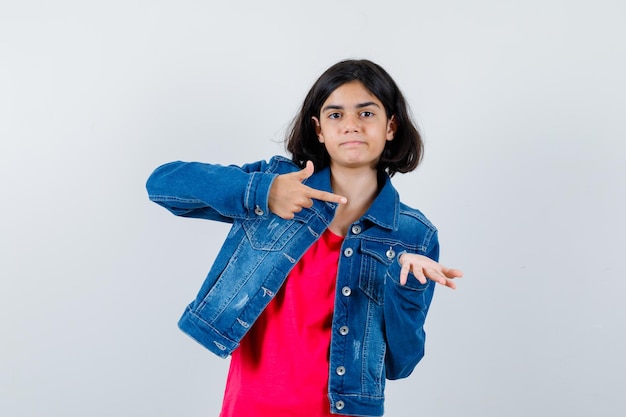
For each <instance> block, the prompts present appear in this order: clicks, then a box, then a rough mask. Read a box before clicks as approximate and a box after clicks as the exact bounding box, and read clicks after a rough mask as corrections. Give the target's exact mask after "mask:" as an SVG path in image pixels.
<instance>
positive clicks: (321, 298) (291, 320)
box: [220, 230, 343, 417]
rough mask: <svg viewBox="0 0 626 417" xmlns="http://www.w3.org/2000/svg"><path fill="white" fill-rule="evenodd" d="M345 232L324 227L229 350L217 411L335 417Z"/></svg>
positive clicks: (249, 416)
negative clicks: (332, 359) (331, 385)
mask: <svg viewBox="0 0 626 417" xmlns="http://www.w3.org/2000/svg"><path fill="white" fill-rule="evenodd" d="M342 242H343V237H342V236H338V235H336V234H334V233H332V232H330V231H329V230H327V231H326V232H325V233H324V234H323V235H322V237H321V238H320V239H318V240H317V242H316V243H315V244H314V245H313V246H312V247H311V248H310V249H309V250H308V251H307V252H306V253H305V254H304V256H303V257H302V259H301V260H300V262H298V264H296V266H295V267H294V269H293V270H292V271H291V273H290V274H289V276H288V277H287V281H286V282H285V285H283V287H282V288H281V289H280V291H279V292H278V293H277V294H276V296H275V297H274V299H273V300H272V301H271V302H270V304H269V305H268V306H267V308H266V309H265V311H264V312H263V313H262V314H261V316H260V317H259V318H258V320H257V321H256V322H255V324H254V326H253V327H252V328H251V329H250V331H249V332H248V334H246V336H245V337H244V338H243V339H242V341H241V345H240V346H239V348H238V349H237V350H235V351H234V352H233V354H232V358H231V362H230V370H229V372H228V379H227V381H226V392H225V394H224V402H223V404H222V412H221V414H220V417H302V416H307V417H330V416H332V417H335V416H336V414H330V404H329V400H328V357H329V348H330V335H331V333H330V332H331V325H332V319H333V308H334V302H335V280H336V275H337V263H338V261H339V252H340V249H341V244H342Z"/></svg>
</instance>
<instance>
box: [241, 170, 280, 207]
mask: <svg viewBox="0 0 626 417" xmlns="http://www.w3.org/2000/svg"><path fill="white" fill-rule="evenodd" d="M277 176H278V174H268V173H265V172H254V173H252V175H251V176H250V181H248V186H247V187H246V193H245V197H244V204H245V207H246V209H247V210H248V212H250V215H251V216H252V213H254V215H255V216H258V217H267V216H268V215H269V212H270V209H269V195H270V188H271V186H272V183H273V182H274V179H275V178H276V177H277Z"/></svg>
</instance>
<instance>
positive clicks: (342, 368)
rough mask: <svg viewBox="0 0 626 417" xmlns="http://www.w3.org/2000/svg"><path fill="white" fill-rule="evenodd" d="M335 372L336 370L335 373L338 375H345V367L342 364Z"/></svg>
mask: <svg viewBox="0 0 626 417" xmlns="http://www.w3.org/2000/svg"><path fill="white" fill-rule="evenodd" d="M335 372H337V375H339V376H342V375H345V373H346V368H345V367H344V366H338V367H337V369H336V370H335Z"/></svg>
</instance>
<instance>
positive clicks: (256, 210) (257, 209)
mask: <svg viewBox="0 0 626 417" xmlns="http://www.w3.org/2000/svg"><path fill="white" fill-rule="evenodd" d="M254 214H256V215H257V216H262V215H263V209H262V208H261V207H259V206H256V207H255V208H254Z"/></svg>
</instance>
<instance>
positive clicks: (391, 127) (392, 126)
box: [387, 115, 398, 140]
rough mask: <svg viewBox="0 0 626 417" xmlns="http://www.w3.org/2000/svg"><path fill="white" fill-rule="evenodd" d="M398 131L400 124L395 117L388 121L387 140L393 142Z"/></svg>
mask: <svg viewBox="0 0 626 417" xmlns="http://www.w3.org/2000/svg"><path fill="white" fill-rule="evenodd" d="M397 130H398V123H397V122H396V116H395V115H393V116H391V118H390V119H389V120H387V140H393V138H394V137H395V136H396V131H397Z"/></svg>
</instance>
